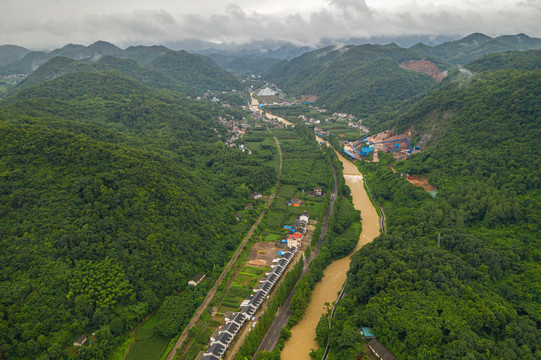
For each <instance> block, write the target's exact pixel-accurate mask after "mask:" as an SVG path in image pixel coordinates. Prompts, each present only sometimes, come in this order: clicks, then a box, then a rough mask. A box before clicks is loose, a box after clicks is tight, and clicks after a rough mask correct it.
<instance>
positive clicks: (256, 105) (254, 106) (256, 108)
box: [250, 94, 295, 126]
mask: <svg viewBox="0 0 541 360" xmlns="http://www.w3.org/2000/svg"><path fill="white" fill-rule="evenodd" d="M250 98H251V99H252V109H254V111H257V112H262V111H261V109H260V108H259V101H258V100H257V99H256V98H255V97H253V96H252V94H250ZM267 117H268V118H269V119H274V120H277V121H279V122H281V123H282V124H286V125H292V126H295V124H293V123H292V122H290V121H287V120H286V119H284V118H282V117H280V116H276V115H274V114H271V113H270V112H268V111H267Z"/></svg>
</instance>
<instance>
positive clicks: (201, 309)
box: [166, 136, 283, 360]
mask: <svg viewBox="0 0 541 360" xmlns="http://www.w3.org/2000/svg"><path fill="white" fill-rule="evenodd" d="M273 137H274V141H275V142H276V145H277V146H278V152H279V153H280V171H279V174H278V180H276V185H274V190H273V192H272V195H271V196H270V197H269V200H268V201H267V204H266V205H265V210H263V211H262V212H261V214H260V215H259V217H258V218H257V220H256V222H255V223H254V225H253V226H252V228H251V229H250V231H248V234H246V237H244V240H242V243H241V244H240V246H239V248H238V249H237V251H235V254H234V255H233V257H232V258H231V260H229V262H228V263H227V266H226V267H225V269H224V270H223V271H222V273H221V274H220V276H219V277H218V280H216V282H215V283H214V286H213V287H212V289H210V291H209V293H208V294H207V296H206V297H205V299H204V300H203V302H202V303H201V305H200V306H199V308H198V309H197V311H196V312H195V314H194V316H193V317H192V319H191V320H190V322H189V323H188V326H186V328H185V329H184V331H183V332H182V334H181V335H180V337H179V338H178V340H177V342H176V343H175V345H174V346H173V348H172V349H171V351H170V352H169V354H168V355H167V357H166V360H172V359H173V357H174V356H175V354H176V352H177V349H179V348H180V346H182V343H183V342H184V340H186V338H187V337H188V332H189V331H190V330H191V328H192V327H193V326H194V325H195V323H196V322H197V321H198V320H199V318H200V317H201V315H202V314H203V312H204V311H205V309H206V308H207V306H208V305H209V304H210V302H211V301H212V299H213V298H214V295H216V290H217V289H218V285H220V283H221V282H222V280H223V279H224V277H225V276H226V274H227V272H228V271H229V270H230V269H231V267H232V266H233V264H234V263H235V261H237V259H238V257H239V255H240V253H241V252H242V249H244V246H245V245H246V243H247V242H248V240H250V238H251V237H252V234H253V233H254V231H255V229H256V228H257V226H258V225H259V223H260V222H261V219H263V217H264V216H265V212H266V209H268V208H269V206H270V205H271V203H272V200H273V199H274V196H275V195H276V192H277V191H278V187H279V186H280V179H281V177H282V168H283V156H282V148H281V147H280V142H279V141H278V138H277V137H276V136H273Z"/></svg>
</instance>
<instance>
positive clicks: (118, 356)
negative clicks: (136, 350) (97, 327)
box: [107, 333, 133, 360]
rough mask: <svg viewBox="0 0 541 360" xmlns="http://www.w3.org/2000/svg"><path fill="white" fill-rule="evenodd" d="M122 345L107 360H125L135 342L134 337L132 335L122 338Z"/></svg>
mask: <svg viewBox="0 0 541 360" xmlns="http://www.w3.org/2000/svg"><path fill="white" fill-rule="evenodd" d="M121 339H122V341H121V343H120V345H119V346H118V347H117V348H116V349H115V350H113V352H111V354H110V355H109V357H108V358H107V360H124V356H125V355H126V352H127V351H128V348H129V347H130V344H131V343H132V341H133V337H132V335H131V334H130V333H128V334H125V335H123V336H122V338H121Z"/></svg>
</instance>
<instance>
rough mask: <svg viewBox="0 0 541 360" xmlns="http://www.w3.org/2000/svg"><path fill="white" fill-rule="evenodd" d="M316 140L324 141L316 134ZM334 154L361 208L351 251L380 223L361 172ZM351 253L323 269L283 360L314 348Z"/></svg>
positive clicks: (300, 359)
mask: <svg viewBox="0 0 541 360" xmlns="http://www.w3.org/2000/svg"><path fill="white" fill-rule="evenodd" d="M316 139H317V141H324V140H322V139H320V138H318V137H316ZM337 155H338V157H339V159H340V161H341V162H342V164H343V165H344V178H345V180H346V185H347V186H349V188H350V189H351V196H352V198H353V205H354V206H355V208H356V209H357V210H360V211H361V218H362V220H361V221H362V231H361V235H360V237H359V242H358V243H357V246H356V247H355V250H354V251H353V252H355V251H357V250H359V249H360V248H361V247H362V246H363V245H365V244H367V243H369V242H371V241H372V240H373V239H374V238H375V237H376V236H378V235H379V234H380V222H379V217H378V214H377V212H376V209H375V208H374V206H373V205H372V202H371V201H370V198H369V196H368V194H367V193H366V191H365V189H364V186H363V175H362V174H361V173H360V171H359V170H358V169H357V167H356V166H355V165H354V164H353V163H351V162H350V161H349V160H347V159H345V158H344V157H343V156H342V155H341V154H339V153H338V152H337ZM352 254H353V253H352ZM352 254H350V255H348V256H346V257H345V258H342V259H340V260H336V261H334V262H333V263H331V264H330V265H329V266H328V267H327V268H326V269H325V271H324V272H323V274H324V277H323V279H322V280H321V281H320V282H319V283H318V284H317V285H316V287H315V288H314V291H313V293H312V299H311V301H310V303H309V304H308V308H307V310H306V314H305V315H304V317H303V318H302V320H301V321H300V322H299V323H298V324H297V325H295V326H294V327H293V328H292V329H291V337H290V338H289V340H288V341H287V342H286V343H285V347H284V349H283V350H282V353H281V357H282V359H283V360H310V355H309V354H310V350H311V349H316V348H317V347H318V346H317V343H316V341H315V337H316V326H317V323H318V322H319V319H320V317H321V314H323V313H324V312H325V303H326V302H327V303H329V304H332V303H333V301H335V300H336V298H337V297H338V293H339V292H340V290H341V289H342V286H343V284H344V282H345V281H346V275H347V271H348V270H349V264H350V261H351V260H350V257H351V255H352Z"/></svg>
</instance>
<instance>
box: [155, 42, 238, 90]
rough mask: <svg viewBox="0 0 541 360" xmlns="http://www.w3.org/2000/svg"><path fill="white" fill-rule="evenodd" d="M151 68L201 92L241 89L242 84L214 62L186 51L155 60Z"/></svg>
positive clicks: (171, 53) (171, 52) (162, 56)
mask: <svg viewBox="0 0 541 360" xmlns="http://www.w3.org/2000/svg"><path fill="white" fill-rule="evenodd" d="M149 67H150V68H151V69H154V70H157V71H160V72H162V73H164V74H165V75H167V76H168V77H170V78H171V79H173V80H177V81H180V82H183V83H186V84H189V85H191V86H193V87H197V89H199V90H206V89H210V90H229V91H231V90H232V89H237V90H238V89H240V88H241V85H240V82H239V81H238V80H237V79H236V78H235V77H234V76H233V75H232V74H230V73H228V72H227V71H225V70H222V69H221V68H220V67H219V66H218V65H217V64H216V63H215V62H214V61H213V60H211V59H210V58H207V57H204V56H202V55H196V54H189V53H187V52H186V51H179V52H175V51H170V52H168V53H166V54H163V55H161V56H159V57H157V58H156V59H154V60H153V61H152V62H151V63H150V64H149Z"/></svg>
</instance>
